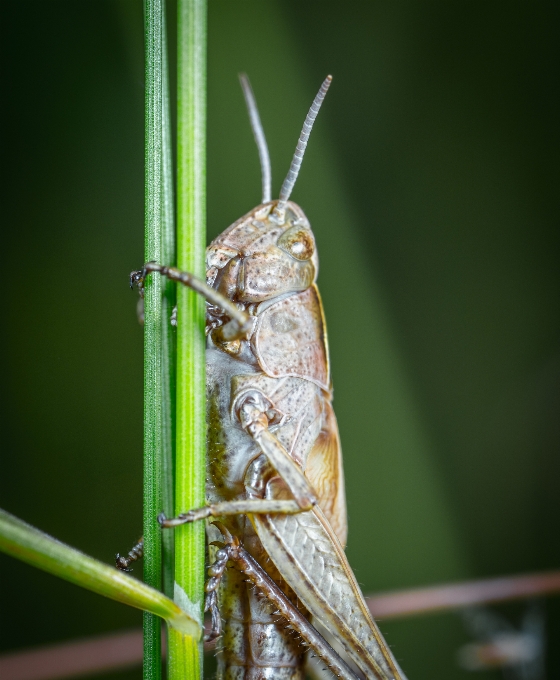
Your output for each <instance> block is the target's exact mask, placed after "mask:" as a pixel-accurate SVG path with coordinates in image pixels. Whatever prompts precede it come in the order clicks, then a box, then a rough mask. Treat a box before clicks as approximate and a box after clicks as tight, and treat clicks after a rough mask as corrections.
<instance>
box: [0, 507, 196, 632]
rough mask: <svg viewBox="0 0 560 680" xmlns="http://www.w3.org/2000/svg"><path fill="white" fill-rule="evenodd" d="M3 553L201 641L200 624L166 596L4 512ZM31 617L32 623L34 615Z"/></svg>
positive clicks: (0, 522)
mask: <svg viewBox="0 0 560 680" xmlns="http://www.w3.org/2000/svg"><path fill="white" fill-rule="evenodd" d="M0 551H2V552H5V553H7V554H8V555H11V556H12V557H16V558H17V559H19V560H22V561H23V562H27V563H28V564H31V565H32V566H34V567H37V568H38V569H42V570H43V571H47V572H49V573H50V574H54V575H55V576H59V577H60V578H63V579H64V580H66V581H70V582H71V583H75V584H76V585H78V586H81V587H82V588H87V589H88V590H92V591H93V592H94V593H98V594H99V595H104V596H105V597H109V598H111V599H113V600H117V601H118V602H122V603H123V604H128V605H130V606H132V607H138V608H139V609H144V610H146V611H149V612H150V614H151V616H155V617H157V618H158V620H160V619H159V617H162V618H164V619H165V620H166V621H167V623H168V624H169V625H170V626H171V628H170V630H173V629H176V630H178V631H180V633H178V637H180V638H182V637H186V638H189V636H193V638H194V639H199V638H200V633H201V630H200V627H199V625H198V623H197V622H195V621H194V620H193V619H192V618H191V617H190V616H189V615H188V614H187V613H185V612H183V611H181V609H180V608H179V607H178V606H177V605H176V604H175V603H174V602H173V601H172V600H170V599H169V598H168V597H166V596H165V595H164V594H163V593H160V592H158V591H157V590H154V588H151V587H150V586H148V585H146V584H145V583H142V582H141V581H139V580H138V579H135V578H132V577H131V576H129V575H128V574H125V573H123V572H122V571H119V570H118V569H115V567H113V566H109V565H108V564H103V562H99V561H98V560H95V559H94V558H93V557H89V556H88V555H85V554H84V553H82V552H80V551H79V550H76V549H75V548H71V547H70V546H69V545H66V544H65V543H61V542H60V541H57V540H56V539H55V538H52V537H51V536H49V535H48V534H45V533H43V532H42V531H40V530H39V529H36V528H35V527H32V526H30V525H29V524H27V523H26V522H23V521H22V520H21V519H18V518H17V517H14V516H13V515H10V514H9V513H8V512H5V511H4V510H0ZM29 617H30V620H32V618H33V612H32V611H29Z"/></svg>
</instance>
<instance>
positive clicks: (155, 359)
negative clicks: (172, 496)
mask: <svg viewBox="0 0 560 680" xmlns="http://www.w3.org/2000/svg"><path fill="white" fill-rule="evenodd" d="M163 1H164V0H146V2H145V4H144V13H145V14H144V18H145V60H146V63H145V68H146V94H145V185H146V188H145V191H146V193H145V259H146V261H150V260H157V261H161V257H162V217H163V158H162V153H163V148H162V147H163V144H162V141H163V135H162V103H163ZM162 291H163V282H162V281H161V278H160V277H156V276H152V277H150V278H149V279H148V281H147V283H146V287H145V296H144V304H145V313H144V581H145V582H146V583H147V584H149V585H150V586H152V587H153V588H156V589H158V590H160V589H161V587H162V549H161V548H162V546H161V530H160V527H159V526H158V523H157V519H156V518H157V516H158V513H159V512H161V510H162V507H163V488H162V483H163V466H164V458H163V394H164V386H163V365H162V358H163V337H162V336H163V333H162V319H163V302H162ZM144 678H145V680H159V679H160V678H161V622H160V620H159V619H158V618H157V617H155V616H153V615H152V614H150V613H145V614H144Z"/></svg>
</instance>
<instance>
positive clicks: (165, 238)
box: [161, 3, 177, 597]
mask: <svg viewBox="0 0 560 680" xmlns="http://www.w3.org/2000/svg"><path fill="white" fill-rule="evenodd" d="M162 24H163V25H162V45H163V57H162V60H163V85H162V87H163V99H162V115H161V131H162V154H163V159H162V160H163V179H162V182H163V187H162V188H163V206H162V207H163V214H162V241H161V261H162V262H163V263H164V264H167V265H175V262H176V253H175V214H174V213H175V211H174V196H173V147H172V143H171V112H170V109H169V70H168V55H167V25H166V21H165V3H163V22H162ZM163 286H164V292H163V311H162V351H163V353H162V371H163V394H162V408H163V414H162V420H163V422H162V427H163V488H162V495H163V499H162V500H163V506H162V507H163V511H164V513H165V514H166V515H167V516H168V517H171V516H172V515H173V513H174V511H175V415H176V400H175V390H176V379H175V372H176V351H177V346H176V342H175V341H176V334H175V331H174V329H173V327H172V326H171V314H172V312H173V307H174V306H175V304H176V300H177V296H176V286H175V284H174V283H173V282H171V281H168V280H167V279H166V280H165V281H164V282H163ZM162 541H163V592H164V593H165V594H166V595H167V596H168V597H173V583H174V555H175V550H174V537H173V532H172V531H164V532H163V535H162Z"/></svg>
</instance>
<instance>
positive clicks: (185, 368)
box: [169, 0, 206, 680]
mask: <svg viewBox="0 0 560 680" xmlns="http://www.w3.org/2000/svg"><path fill="white" fill-rule="evenodd" d="M177 51H178V74H177V75H178V83H177V84H178V88H177V90H178V109H177V142H178V146H177V266H178V267H179V268H180V269H183V270H187V271H189V272H192V273H193V274H195V275H197V276H199V277H201V278H205V267H204V251H205V246H206V148H205V136H206V0H179V2H178V46H177ZM177 303H178V319H177V321H178V328H177V449H176V491H175V510H176V513H179V512H183V511H185V510H188V509H190V508H195V507H199V506H201V505H203V504H204V486H205V456H206V417H205V396H206V386H205V339H204V323H205V303H204V300H203V299H202V298H201V297H199V296H197V295H196V294H195V293H193V292H192V291H190V290H188V289H186V288H183V287H181V288H180V289H179V290H178V291H177ZM204 557H205V546H204V525H203V524H202V523H201V522H197V523H195V524H193V525H187V526H182V527H179V528H176V529H175V601H176V602H177V603H178V604H179V605H180V606H181V607H182V608H184V609H185V610H186V611H188V612H189V613H191V614H192V615H193V617H194V618H198V620H200V621H202V609H203V601H204ZM201 672H202V644H201V643H200V642H195V641H194V640H193V639H192V638H191V639H189V638H185V637H180V636H178V635H175V634H174V633H173V632H171V634H170V637H169V678H170V680H179V679H180V680H187V679H188V680H199V678H200V677H201Z"/></svg>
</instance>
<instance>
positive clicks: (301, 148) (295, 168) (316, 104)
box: [276, 76, 332, 212]
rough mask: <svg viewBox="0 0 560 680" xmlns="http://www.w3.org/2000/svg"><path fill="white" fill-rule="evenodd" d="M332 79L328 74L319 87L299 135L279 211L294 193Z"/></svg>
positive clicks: (283, 187) (277, 208) (281, 195)
mask: <svg viewBox="0 0 560 680" xmlns="http://www.w3.org/2000/svg"><path fill="white" fill-rule="evenodd" d="M331 81H332V76H327V77H326V78H325V80H324V81H323V84H322V85H321V88H320V89H319V92H317V96H316V97H315V99H314V100H313V104H311V108H310V109H309V113H308V114H307V116H306V118H305V122H304V124H303V129H302V131H301V135H300V136H299V140H298V143H297V146H296V152H295V153H294V157H293V159H292V164H291V165H290V169H289V170H288V174H287V175H286V179H285V180H284V183H283V184H282V188H281V189H280V199H279V201H278V205H277V206H276V211H277V212H282V211H283V210H284V208H285V207H286V203H287V202H288V199H289V198H290V194H291V193H292V189H293V188H294V184H295V183H296V179H297V176H298V174H299V169H300V168H301V162H302V160H303V154H304V153H305V149H306V147H307V141H308V140H309V135H310V134H311V128H312V127H313V123H314V122H315V118H317V114H318V113H319V109H320V108H321V104H322V103H323V99H324V98H325V95H326V94H327V90H328V89H329V86H330V84H331Z"/></svg>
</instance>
